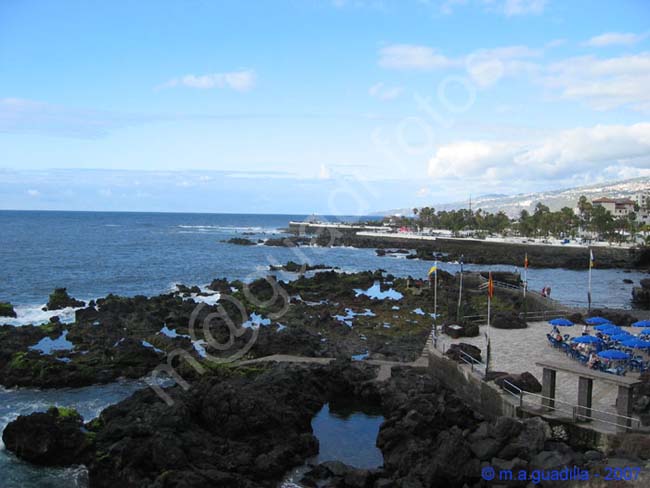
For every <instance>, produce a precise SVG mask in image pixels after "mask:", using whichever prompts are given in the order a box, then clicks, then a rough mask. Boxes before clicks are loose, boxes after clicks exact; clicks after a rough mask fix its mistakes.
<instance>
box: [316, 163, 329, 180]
mask: <svg viewBox="0 0 650 488" xmlns="http://www.w3.org/2000/svg"><path fill="white" fill-rule="evenodd" d="M331 177H332V173H331V171H330V169H329V168H328V167H327V166H326V165H324V164H321V165H320V169H319V171H318V179H319V180H329V179H330V178H331Z"/></svg>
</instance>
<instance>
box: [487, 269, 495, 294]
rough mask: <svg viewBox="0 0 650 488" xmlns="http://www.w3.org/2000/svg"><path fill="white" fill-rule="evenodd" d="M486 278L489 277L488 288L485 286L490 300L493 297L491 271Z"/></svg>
mask: <svg viewBox="0 0 650 488" xmlns="http://www.w3.org/2000/svg"><path fill="white" fill-rule="evenodd" d="M488 276H489V278H488V286H487V290H488V296H489V297H490V298H492V297H493V296H494V281H493V280H492V271H490V274H489V275H488Z"/></svg>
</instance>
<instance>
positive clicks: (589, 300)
mask: <svg viewBox="0 0 650 488" xmlns="http://www.w3.org/2000/svg"><path fill="white" fill-rule="evenodd" d="M593 267H594V253H593V251H592V250H591V249H589V291H587V301H588V308H587V310H588V311H589V312H591V268H593Z"/></svg>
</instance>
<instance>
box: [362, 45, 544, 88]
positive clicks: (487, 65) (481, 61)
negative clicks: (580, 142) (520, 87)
mask: <svg viewBox="0 0 650 488" xmlns="http://www.w3.org/2000/svg"><path fill="white" fill-rule="evenodd" d="M542 54H543V51H542V50H540V49H532V48H529V47H527V46H521V45H519V46H502V47H497V48H491V49H479V50H476V51H473V52H471V53H469V54H467V55H465V56H460V57H458V58H450V57H447V56H445V55H444V54H441V53H440V52H439V51H438V50H437V49H435V48H433V47H430V46H423V45H413V44H393V45H390V46H386V47H384V48H382V49H381V50H380V51H379V65H380V66H381V67H383V68H387V69H397V70H434V69H447V68H463V67H464V68H465V70H466V71H467V73H468V74H469V75H470V77H471V78H472V80H473V81H474V82H475V83H476V84H477V85H478V87H479V88H486V87H489V86H492V85H494V84H495V83H496V82H497V81H499V80H500V79H501V78H503V77H504V76H517V75H520V74H531V73H533V72H537V70H538V68H539V66H538V65H537V64H536V63H534V62H532V61H531V59H532V58H537V57H540V56H542ZM382 88H383V86H382V85H374V86H373V87H371V89H370V90H371V95H373V96H376V94H377V93H380V91H381V89H382Z"/></svg>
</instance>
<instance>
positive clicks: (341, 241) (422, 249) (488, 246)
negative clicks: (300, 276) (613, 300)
mask: <svg viewBox="0 0 650 488" xmlns="http://www.w3.org/2000/svg"><path fill="white" fill-rule="evenodd" d="M289 229H290V230H291V231H292V232H294V233H300V234H301V235H302V234H305V235H318V238H317V239H318V242H319V243H320V242H323V243H327V244H330V245H345V246H353V247H360V248H378V249H390V248H394V249H399V248H407V249H413V250H415V251H416V252H418V254H419V255H425V254H428V255H429V256H432V255H434V254H437V253H439V254H442V255H444V256H445V259H446V260H458V259H460V257H461V256H463V257H464V260H465V262H467V263H474V264H512V265H513V266H519V267H521V266H522V265H523V262H524V257H525V255H526V254H528V260H529V262H530V265H531V267H536V268H568V269H586V268H587V267H588V265H589V250H588V248H587V247H580V246H558V245H548V244H541V243H540V244H536V243H516V242H498V241H488V240H480V239H469V238H468V239H457V238H446V237H438V238H435V239H433V238H431V237H422V238H416V237H413V236H408V237H406V236H400V235H399V234H395V233H390V234H389V233H386V234H377V233H374V234H373V233H368V232H364V233H363V235H359V232H361V231H363V230H365V229H364V228H363V227H358V226H357V227H354V226H347V227H340V226H332V225H323V226H319V225H317V224H312V225H303V226H300V225H296V224H290V226H289ZM369 234H370V235H369ZM593 252H594V257H595V259H596V263H597V266H598V268H601V269H603V268H643V267H650V248H647V247H644V248H627V247H615V246H611V247H608V246H597V247H594V248H593Z"/></svg>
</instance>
